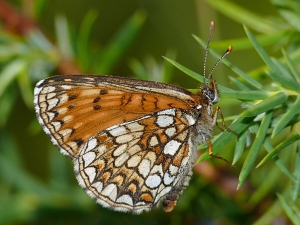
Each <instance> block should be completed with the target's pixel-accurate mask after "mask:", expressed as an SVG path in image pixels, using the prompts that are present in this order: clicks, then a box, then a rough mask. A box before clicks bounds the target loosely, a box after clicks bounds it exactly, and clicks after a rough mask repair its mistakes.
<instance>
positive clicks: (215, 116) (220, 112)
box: [213, 106, 238, 136]
mask: <svg viewBox="0 0 300 225" xmlns="http://www.w3.org/2000/svg"><path fill="white" fill-rule="evenodd" d="M218 114H219V115H220V116H221V119H222V125H223V127H225V130H227V131H228V132H230V133H232V134H234V135H235V136H238V134H237V133H236V132H234V131H233V130H230V129H229V127H227V125H226V124H225V121H224V116H223V113H222V110H221V108H220V107H219V106H217V107H216V112H215V114H214V117H213V118H214V122H215V124H216V126H217V127H218V128H219V129H220V130H221V131H224V129H223V128H221V127H220V125H219V124H218V122H217V117H218Z"/></svg>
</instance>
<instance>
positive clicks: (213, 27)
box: [210, 21, 215, 34]
mask: <svg viewBox="0 0 300 225" xmlns="http://www.w3.org/2000/svg"><path fill="white" fill-rule="evenodd" d="M214 31H215V22H214V21H211V22H210V33H211V34H213V33H214Z"/></svg>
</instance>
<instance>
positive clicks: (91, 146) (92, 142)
mask: <svg viewBox="0 0 300 225" xmlns="http://www.w3.org/2000/svg"><path fill="white" fill-rule="evenodd" d="M97 143H98V142H97V139H96V138H93V139H91V140H89V141H88V142H87V145H88V146H87V148H86V150H85V152H89V151H91V150H92V149H94V148H95V147H96V146H97Z"/></svg>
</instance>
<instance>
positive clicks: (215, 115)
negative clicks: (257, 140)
mask: <svg viewBox="0 0 300 225" xmlns="http://www.w3.org/2000/svg"><path fill="white" fill-rule="evenodd" d="M218 114H220V116H221V119H222V125H223V126H224V127H225V129H226V130H227V131H228V132H230V133H232V134H234V135H236V136H238V134H237V133H235V132H234V131H232V130H230V129H229V127H227V125H226V124H225V122H224V116H223V113H222V110H221V108H220V107H219V106H217V107H216V111H215V113H214V114H213V124H216V126H217V127H218V128H219V129H220V130H222V131H223V129H222V128H221V127H220V126H219V125H218V123H217V117H218ZM207 145H208V154H209V155H210V156H212V157H214V158H216V159H221V160H223V161H224V162H226V163H228V164H229V165H231V164H230V163H229V162H228V161H227V160H226V159H224V158H223V157H221V156H216V155H214V153H213V148H212V144H211V141H210V139H207ZM231 166H232V167H234V166H233V165H231Z"/></svg>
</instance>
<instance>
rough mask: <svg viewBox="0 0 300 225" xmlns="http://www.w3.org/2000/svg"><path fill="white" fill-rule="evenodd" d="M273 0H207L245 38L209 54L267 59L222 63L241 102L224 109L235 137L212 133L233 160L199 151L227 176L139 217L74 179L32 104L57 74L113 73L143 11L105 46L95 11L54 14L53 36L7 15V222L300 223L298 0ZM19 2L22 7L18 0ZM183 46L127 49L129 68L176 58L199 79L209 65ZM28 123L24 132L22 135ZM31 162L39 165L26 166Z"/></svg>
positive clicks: (145, 73)
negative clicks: (264, 11) (72, 18)
mask: <svg viewBox="0 0 300 225" xmlns="http://www.w3.org/2000/svg"><path fill="white" fill-rule="evenodd" d="M24 2H26V1H24ZM269 2H270V4H271V5H272V7H274V8H275V9H276V11H277V14H276V16H273V17H269V16H266V15H259V14H256V13H255V12H253V11H251V10H249V9H247V8H246V7H243V6H241V5H239V4H237V3H234V1H229V0H222V1H218V0H207V3H208V4H209V5H210V7H212V8H214V9H215V10H216V11H218V12H219V13H221V14H223V15H225V16H226V17H229V18H230V19H231V20H233V21H235V22H237V23H239V24H241V25H244V31H245V36H244V37H243V38H239V39H233V40H225V41H218V42H215V41H214V42H213V43H212V44H211V46H212V48H211V54H212V56H213V57H215V58H219V57H220V54H219V53H217V52H220V51H223V50H224V49H226V48H227V47H228V45H233V46H234V51H239V50H245V49H255V51H256V52H257V54H256V55H255V56H254V57H257V58H260V59H261V60H262V61H263V62H264V65H263V66H261V67H258V68H255V69H253V70H252V71H249V72H245V71H243V70H242V69H240V68H239V67H238V66H236V65H234V64H233V63H231V62H230V60H229V58H226V59H224V60H223V61H222V62H223V63H224V64H225V65H226V66H227V67H228V68H229V69H230V76H229V79H230V81H231V86H230V87H227V86H224V85H221V84H219V85H218V87H219V90H220V93H221V97H222V102H226V101H228V102H230V100H231V99H233V100H235V101H233V103H228V104H232V105H231V106H232V107H236V108H242V109H241V110H240V111H237V112H236V114H235V115H231V116H230V117H226V118H225V120H226V122H227V123H228V124H229V123H230V122H231V125H230V126H229V127H230V129H232V130H234V131H235V132H237V133H238V134H239V136H238V138H237V137H235V136H234V135H233V134H231V133H229V132H226V131H225V132H221V133H220V134H219V135H215V136H214V138H213V151H214V153H215V154H216V153H218V155H222V156H223V157H225V158H227V159H228V158H229V157H232V162H233V164H234V165H235V166H236V169H232V168H230V167H229V166H227V165H224V163H223V162H218V161H216V160H210V158H209V156H208V154H207V152H206V149H207V146H206V144H203V145H201V146H200V148H199V149H202V152H206V153H204V154H202V155H201V157H200V158H199V160H198V162H201V163H209V164H211V163H213V164H214V167H215V168H214V170H215V172H217V174H219V176H221V178H219V180H217V181H212V180H210V179H209V178H206V179H205V178H203V177H201V176H199V173H197V172H196V174H195V176H194V177H193V179H192V180H191V184H190V186H189V188H188V189H186V190H185V191H184V194H183V195H182V196H181V197H180V199H179V202H178V206H176V208H175V209H174V211H173V212H172V213H164V212H162V210H161V209H158V210H154V211H153V212H150V213H144V214H142V215H131V214H123V213H116V212H113V211H110V210H107V209H103V208H102V207H101V206H98V205H96V203H95V202H94V201H93V200H91V199H90V198H89V197H88V196H87V194H85V193H84V191H82V190H81V188H80V187H79V185H78V184H77V183H76V180H75V175H74V174H73V171H72V163H71V162H70V161H69V159H67V158H65V157H64V156H62V155H61V154H60V153H59V151H58V150H57V149H56V148H55V147H54V146H53V145H52V144H51V143H50V141H49V140H48V138H47V137H46V135H45V134H43V132H42V130H41V127H40V126H39V124H38V122H37V120H36V118H35V115H34V111H33V99H32V98H33V87H34V85H35V83H36V82H37V81H39V80H40V79H43V78H45V77H48V76H50V75H53V74H57V73H79V72H81V73H95V74H109V73H111V71H113V70H114V69H115V68H116V67H118V66H119V65H118V62H119V61H120V60H122V59H124V57H125V56H126V54H127V52H128V51H129V50H130V48H132V46H134V45H135V44H136V42H138V37H139V33H141V32H142V28H143V26H144V25H145V23H147V12H146V11H145V10H144V9H143V10H141V9H139V10H137V11H136V12H135V13H133V14H132V16H131V17H129V18H128V19H127V21H124V23H123V25H122V26H121V27H120V28H119V29H118V30H117V32H116V33H115V34H114V35H113V37H111V38H110V40H109V41H108V42H107V43H105V44H103V45H101V44H100V43H97V44H95V43H94V39H93V38H92V32H93V29H97V26H96V25H95V21H96V18H97V16H98V13H97V11H96V10H94V9H92V10H90V11H89V12H88V13H87V14H86V15H85V16H84V18H83V20H82V22H81V24H80V25H79V26H78V27H77V28H76V27H75V26H73V25H72V24H71V25H70V22H69V21H68V19H67V17H66V16H65V15H62V14H58V15H56V16H55V20H54V21H53V24H55V35H53V39H54V40H55V41H53V40H52V38H49V35H46V34H45V32H44V31H42V30H43V29H41V28H39V27H37V26H36V27H33V28H31V29H30V31H29V32H28V31H26V32H12V30H10V29H7V26H5V25H6V21H5V20H3V21H2V25H1V27H0V34H1V35H0V129H1V130H0V180H1V181H0V224H41V223H43V224H54V223H61V224H100V223H101V224H105V223H109V224H140V223H141V222H142V223H144V224H162V223H168V224H187V223H190V224H196V223H200V224H202V223H203V224H205V223H214V224H256V225H259V224H272V223H275V222H276V221H277V222H278V221H285V222H287V221H291V222H292V223H294V224H300V215H299V211H300V208H299V192H300V185H299V183H300V175H299V174H300V173H299V171H300V155H299V148H300V141H299V138H300V135H299V127H300V126H299V120H300V74H299V71H300V70H299V69H300V68H299V65H300V63H299V61H300V45H299V43H300V42H299V39H300V38H299V37H300V35H299V32H300V26H299V24H300V16H299V15H300V14H299V12H300V5H299V3H297V2H296V1H289V0H270V1H269ZM0 3H1V2H0ZM15 4H16V6H18V7H20V8H22V6H23V9H24V8H25V7H24V5H22V4H21V3H20V2H16V3H15ZM47 4H48V2H47V1H46V0H44V1H36V2H35V1H32V5H31V7H32V11H31V12H32V14H31V16H32V18H31V19H32V20H36V21H38V20H39V18H40V17H41V16H42V15H43V13H42V12H43V11H45V10H46V9H47ZM207 33H208V29H207ZM186 35H187V36H188V35H190V34H186ZM194 38H195V42H194V45H195V47H197V43H199V44H200V45H201V46H202V47H204V48H205V45H206V37H205V41H203V40H202V39H201V38H199V37H197V36H196V35H194ZM95 46H96V47H95ZM270 47H272V48H274V49H280V50H281V51H280V52H281V55H280V56H278V57H272V56H270V55H269V54H268V51H266V49H269V48H270ZM149 54H151V53H147V54H145V55H149ZM232 54H234V53H232ZM175 56H179V53H178V52H177V53H176V54H175V51H171V50H170V51H167V53H166V60H165V61H162V60H161V61H159V60H160V59H159V60H155V59H154V57H151V56H148V57H147V58H146V60H144V61H142V60H138V59H136V58H133V57H131V58H130V59H128V67H129V68H131V70H132V74H134V76H135V77H138V78H140V79H149V80H158V81H162V82H167V83H172V81H173V74H174V69H175V68H178V69H179V70H181V71H183V72H184V73H185V74H187V75H188V76H190V77H192V78H193V79H195V80H197V82H198V81H200V82H202V81H203V78H202V76H201V74H199V73H197V72H194V71H192V70H191V69H188V68H187V67H186V66H184V65H183V64H181V63H180V62H179V61H178V60H175ZM241 60H248V61H251V59H241ZM172 65H173V66H174V67H173V66H172ZM195 91H196V90H195ZM25 111H26V112H27V113H24V112H25ZM28 112H29V113H28ZM219 123H221V120H220V121H219ZM20 130H22V132H23V133H20V132H19V133H18V134H15V132H17V131H20ZM230 146H233V147H230ZM224 149H227V150H226V151H224ZM221 150H223V151H221ZM228 152H231V155H230V153H228ZM28 158H30V159H28ZM35 161H36V165H32V166H31V165H30V166H31V167H30V166H28V164H30V163H32V162H35ZM40 162H41V163H40ZM45 162H46V163H45ZM201 163H200V164H201ZM28 167H30V168H31V169H28ZM41 177H44V178H43V179H41ZM234 178H235V180H234V181H232V179H234ZM221 179H224V180H225V181H226V182H228V183H229V182H231V184H232V185H233V186H234V189H235V188H237V187H238V188H239V190H238V191H235V192H234V193H233V194H230V193H229V192H228V191H226V190H225V188H224V189H223V186H222V185H221V184H220V183H218V181H220V180H221Z"/></svg>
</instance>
